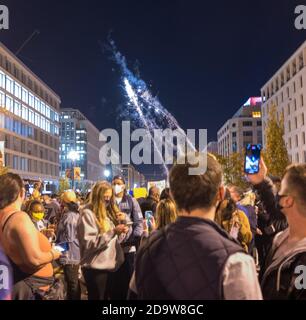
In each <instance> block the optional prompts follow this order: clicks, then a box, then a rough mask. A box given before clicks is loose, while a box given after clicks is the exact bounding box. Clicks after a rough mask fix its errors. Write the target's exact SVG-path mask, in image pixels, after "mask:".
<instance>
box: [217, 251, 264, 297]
mask: <svg viewBox="0 0 306 320" xmlns="http://www.w3.org/2000/svg"><path fill="white" fill-rule="evenodd" d="M223 294H224V299H225V300H262V293H261V289H260V286H259V282H258V278H257V273H256V267H255V263H254V259H253V258H252V257H251V256H249V255H247V254H245V253H241V252H238V253H235V254H233V255H231V256H230V257H229V258H228V260H227V262H226V264H225V268H224V272H223Z"/></svg>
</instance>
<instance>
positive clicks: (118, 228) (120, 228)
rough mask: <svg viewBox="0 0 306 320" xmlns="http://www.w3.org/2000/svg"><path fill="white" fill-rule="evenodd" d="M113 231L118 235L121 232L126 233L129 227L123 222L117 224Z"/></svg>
mask: <svg viewBox="0 0 306 320" xmlns="http://www.w3.org/2000/svg"><path fill="white" fill-rule="evenodd" d="M114 231H115V233H116V234H117V235H120V234H121V233H128V231H129V227H128V226H126V225H124V224H119V225H118V226H116V227H115V228H114Z"/></svg>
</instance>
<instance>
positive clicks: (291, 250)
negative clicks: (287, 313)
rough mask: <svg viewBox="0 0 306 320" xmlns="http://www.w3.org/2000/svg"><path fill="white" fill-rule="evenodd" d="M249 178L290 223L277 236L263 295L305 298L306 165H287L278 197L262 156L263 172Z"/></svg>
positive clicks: (262, 282) (261, 169)
mask: <svg viewBox="0 0 306 320" xmlns="http://www.w3.org/2000/svg"><path fill="white" fill-rule="evenodd" d="M248 178H249V181H250V182H251V183H252V184H253V185H254V187H255V188H256V189H257V190H258V191H259V193H260V195H261V197H262V199H263V202H264V204H265V201H266V199H267V196H268V195H269V196H270V197H271V198H269V200H268V207H271V208H276V209H274V211H272V212H271V213H269V214H274V215H275V214H279V213H282V214H284V215H285V217H286V218H287V221H288V226H289V228H286V229H285V230H284V231H281V232H279V233H278V234H277V235H276V236H275V237H274V240H273V244H272V248H271V250H270V253H269V255H268V258H267V261H266V267H265V270H264V274H263V277H262V281H261V286H262V292H263V296H264V298H265V299H267V300H270V299H273V300H274V299H277V300H282V299H290V300H301V299H303V300H304V299H306V290H305V289H304V285H303V274H302V276H299V275H300V272H301V269H299V268H300V267H301V266H305V264H306V197H305V190H306V165H305V164H293V165H290V166H288V167H287V169H286V171H285V174H284V177H283V179H282V181H281V187H280V190H279V192H278V193H277V195H276V197H274V194H273V190H272V184H270V183H269V180H268V178H267V167H266V165H265V163H264V161H263V160H262V159H261V161H260V169H259V172H258V173H257V174H254V175H248ZM262 192H264V194H262ZM272 203H273V205H272Z"/></svg>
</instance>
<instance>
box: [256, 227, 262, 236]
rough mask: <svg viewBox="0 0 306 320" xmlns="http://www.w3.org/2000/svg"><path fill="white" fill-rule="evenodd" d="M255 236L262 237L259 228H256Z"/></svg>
mask: <svg viewBox="0 0 306 320" xmlns="http://www.w3.org/2000/svg"><path fill="white" fill-rule="evenodd" d="M256 234H258V235H260V236H262V231H261V230H260V229H259V228H257V229H256Z"/></svg>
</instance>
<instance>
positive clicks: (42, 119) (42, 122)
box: [40, 117, 46, 130]
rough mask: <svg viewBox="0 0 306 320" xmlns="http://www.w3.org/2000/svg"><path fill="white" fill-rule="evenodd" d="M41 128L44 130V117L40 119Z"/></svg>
mask: <svg viewBox="0 0 306 320" xmlns="http://www.w3.org/2000/svg"><path fill="white" fill-rule="evenodd" d="M40 121H41V122H40V123H41V128H42V129H43V130H46V119H45V118H44V117H40Z"/></svg>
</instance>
